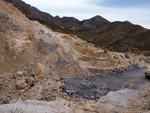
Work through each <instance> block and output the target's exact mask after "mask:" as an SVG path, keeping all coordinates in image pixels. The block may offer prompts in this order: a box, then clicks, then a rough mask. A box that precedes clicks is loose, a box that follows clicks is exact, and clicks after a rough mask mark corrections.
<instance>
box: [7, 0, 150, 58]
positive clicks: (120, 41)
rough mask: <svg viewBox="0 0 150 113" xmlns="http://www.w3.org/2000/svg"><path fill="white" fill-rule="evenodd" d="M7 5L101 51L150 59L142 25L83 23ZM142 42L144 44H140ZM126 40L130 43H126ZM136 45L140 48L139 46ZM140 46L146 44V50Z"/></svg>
mask: <svg viewBox="0 0 150 113" xmlns="http://www.w3.org/2000/svg"><path fill="white" fill-rule="evenodd" d="M5 1H6V2H9V3H11V4H13V5H14V6H15V7H16V8H17V9H19V10H20V11H21V12H22V13H23V14H24V15H25V16H27V17H28V18H29V19H31V20H37V21H39V22H40V23H42V24H45V25H46V26H47V27H50V28H52V29H53V30H54V31H57V32H62V33H67V34H73V35H76V36H78V37H79V38H81V39H84V40H86V41H88V42H90V43H93V44H94V45H96V46H97V47H101V48H104V49H107V50H111V51H117V52H134V53H142V54H145V55H150V48H149V43H150V40H149V36H150V35H148V34H149V33H150V30H148V29H145V28H143V27H141V26H140V25H134V24H132V23H131V22H129V21H124V22H120V21H115V22H109V21H108V20H106V19H104V18H103V17H101V16H99V15H97V16H95V17H92V18H90V19H85V20H83V21H79V20H78V19H76V18H74V17H63V18H60V17H59V16H55V17H53V16H52V15H50V14H48V13H45V12H41V11H40V10H38V9H37V8H35V7H32V6H31V5H28V4H26V3H25V2H23V1H22V0H5ZM141 34H143V36H144V37H142V36H141ZM144 34H146V35H144ZM133 37H135V38H133ZM139 38H141V40H140V41H139V40H137V39H139ZM142 39H143V40H142ZM126 40H128V42H129V43H126ZM136 41H137V42H136ZM133 42H134V43H135V42H136V43H138V44H137V45H136V46H135V44H134V43H133ZM147 42H148V43H147ZM140 43H142V47H141V44H140ZM118 48H119V49H118ZM147 48H149V49H147Z"/></svg>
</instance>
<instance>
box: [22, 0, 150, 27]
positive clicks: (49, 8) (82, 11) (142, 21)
mask: <svg viewBox="0 0 150 113" xmlns="http://www.w3.org/2000/svg"><path fill="white" fill-rule="evenodd" d="M23 1H25V2H26V3H28V4H31V5H32V6H35V7H37V8H38V9H39V10H41V11H44V12H47V13H50V14H51V15H53V16H57V15H58V16H60V17H63V16H71V17H75V18H77V19H79V20H83V19H89V18H91V17H93V16H95V15H100V16H102V17H104V18H106V19H107V20H109V21H111V22H113V21H126V20H128V21H130V22H132V23H133V24H139V25H141V26H143V27H145V28H148V29H150V0H38V1H37V0H23Z"/></svg>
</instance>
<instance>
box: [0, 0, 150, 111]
mask: <svg viewBox="0 0 150 113" xmlns="http://www.w3.org/2000/svg"><path fill="white" fill-rule="evenodd" d="M0 26H1V27H0V112H2V113H3V112H4V113H10V112H12V113H22V112H23V113H32V112H33V111H36V112H37V113H38V112H39V113H41V112H42V113H46V112H54V113H55V112H57V113H60V112H62V113H63V112H65V113H66V112H69V113H80V112H81V113H91V112H115V111H120V110H122V109H126V108H127V111H130V108H128V107H127V106H128V104H129V105H131V107H132V109H134V106H135V105H133V104H132V103H131V104H130V102H129V101H128V100H133V101H135V102H137V100H138V101H139V103H140V104H141V103H145V104H146V103H148V102H149V101H148V99H149V92H147V91H148V89H147V90H146V88H148V87H146V88H145V89H142V90H139V89H137V91H136V90H135V89H123V90H121V91H117V90H120V89H121V88H118V89H117V90H113V89H112V87H111V88H110V89H109V90H106V92H105V89H107V86H106V85H110V83H113V82H114V81H112V80H116V81H117V80H118V79H119V77H118V76H119V75H120V76H122V74H123V73H124V71H128V72H130V71H132V70H134V69H135V70H136V69H138V68H139V69H140V67H143V66H146V65H147V63H145V62H144V60H145V59H146V57H145V56H143V55H136V54H130V53H116V52H109V51H105V50H102V49H100V48H96V47H94V46H93V45H92V44H89V43H87V42H86V41H83V40H81V39H79V38H78V37H76V36H74V35H67V34H61V33H57V32H53V31H52V30H51V29H49V28H47V27H45V26H44V25H41V24H39V23H38V22H36V21H30V20H28V19H27V18H26V17H25V16H24V15H23V14H22V13H21V12H19V11H18V10H17V9H16V8H14V7H13V6H12V5H11V4H9V3H6V2H4V1H2V0H1V1H0ZM128 72H127V73H128ZM118 73H119V74H118ZM120 73H122V74H120ZM125 73H126V72H125ZM137 73H138V71H137ZM140 76H142V77H143V76H144V75H142V74H141V75H140ZM113 77H114V78H115V79H113ZM123 77H124V76H122V77H120V78H122V79H124V78H123ZM105 78H106V79H107V78H109V79H108V80H110V83H109V82H107V83H108V84H107V83H106V85H104V81H105ZM76 79H77V80H78V81H76ZM140 80H141V79H140ZM70 81H73V82H70ZM94 82H95V83H94ZM98 82H102V84H99V85H97V83H98ZM120 82H121V81H120ZM120 82H118V84H119V85H120V84H121V83H120ZM122 82H123V80H122ZM93 83H94V84H95V85H94V84H93ZM71 85H74V86H73V87H72V88H78V87H77V85H79V86H81V87H80V88H81V89H84V90H83V93H87V94H86V95H85V96H83V95H81V96H75V97H80V98H71V97H69V96H70V95H72V92H70V91H68V89H69V88H70V86H71ZM101 85H104V86H103V87H102V89H104V90H102V91H103V93H104V94H102V95H101V96H103V97H101V96H94V98H93V97H92V96H90V99H89V96H88V98H87V95H89V93H90V94H91V92H92V93H93V91H94V90H99V91H101V89H100V88H101ZM89 87H90V89H92V90H89ZM95 87H96V88H95ZM81 89H80V90H81ZM85 89H86V92H84V91H85ZM69 90H70V89H69ZM71 90H72V89H71ZM73 90H75V89H73ZM112 91H116V92H112ZM140 91H141V92H142V93H141V94H140V93H138V92H140ZM67 94H68V95H69V96H68V95H67ZM94 94H95V93H94ZM96 94H97V93H96ZM106 94H108V95H106ZM127 94H131V95H130V96H129V95H127ZM139 94H140V95H139ZM104 95H105V96H104ZM115 95H118V96H117V97H116V96H115ZM145 95H146V96H145ZM114 96H115V97H114ZM139 96H141V97H139ZM73 97H74V96H73ZM81 97H83V98H85V99H83V98H81ZM91 97H92V98H91ZM100 97H101V98H100ZM141 98H143V99H144V101H143V100H141ZM145 98H146V100H145ZM86 99H87V100H86ZM91 99H94V100H91ZM122 99H123V100H122ZM95 100H96V101H95ZM114 102H116V103H118V102H120V103H119V105H121V106H119V107H118V104H114V105H113V103H114ZM128 102H129V103H128ZM140 104H138V103H137V105H136V106H139V107H138V108H139V109H138V110H141V111H143V110H148V109H149V107H148V106H144V107H142V106H140ZM135 110H136V109H135ZM124 111H125V110H124ZM125 112H126V111H125Z"/></svg>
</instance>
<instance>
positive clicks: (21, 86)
mask: <svg viewBox="0 0 150 113" xmlns="http://www.w3.org/2000/svg"><path fill="white" fill-rule="evenodd" d="M26 86H27V83H26V82H25V80H24V79H22V80H18V81H16V87H17V89H24V88H25V87H26Z"/></svg>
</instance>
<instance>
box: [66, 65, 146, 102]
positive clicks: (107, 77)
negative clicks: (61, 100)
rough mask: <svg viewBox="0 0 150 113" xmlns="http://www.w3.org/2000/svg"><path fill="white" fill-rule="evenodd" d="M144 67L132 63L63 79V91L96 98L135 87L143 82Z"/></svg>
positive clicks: (91, 98)
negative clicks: (99, 72) (97, 72)
mask: <svg viewBox="0 0 150 113" xmlns="http://www.w3.org/2000/svg"><path fill="white" fill-rule="evenodd" d="M144 72H145V68H139V67H138V66H137V65H135V64H133V65H130V66H127V67H121V68H115V69H113V70H108V71H106V72H104V73H102V74H92V75H88V76H84V77H78V76H76V77H73V78H66V79H65V92H66V93H67V94H68V96H70V97H72V98H85V99H87V100H97V99H99V98H100V97H102V96H104V95H107V94H108V93H109V92H110V91H117V90H120V89H125V88H130V89H135V88H138V87H140V86H142V84H144V83H146V82H145V80H146V79H145V76H144Z"/></svg>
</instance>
